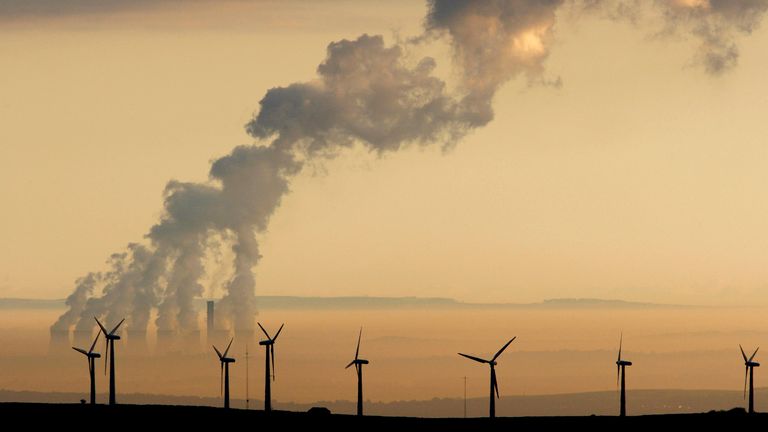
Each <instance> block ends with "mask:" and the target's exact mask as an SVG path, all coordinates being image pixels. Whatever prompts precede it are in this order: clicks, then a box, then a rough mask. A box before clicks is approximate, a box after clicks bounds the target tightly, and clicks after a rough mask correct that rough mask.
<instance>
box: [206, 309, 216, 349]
mask: <svg viewBox="0 0 768 432" xmlns="http://www.w3.org/2000/svg"><path fill="white" fill-rule="evenodd" d="M205 304H206V306H207V308H206V312H207V314H206V322H207V324H208V325H207V327H206V329H207V331H208V339H209V340H210V339H211V335H213V331H214V330H215V329H214V326H213V323H214V320H213V305H214V303H213V300H208V301H207V302H205Z"/></svg>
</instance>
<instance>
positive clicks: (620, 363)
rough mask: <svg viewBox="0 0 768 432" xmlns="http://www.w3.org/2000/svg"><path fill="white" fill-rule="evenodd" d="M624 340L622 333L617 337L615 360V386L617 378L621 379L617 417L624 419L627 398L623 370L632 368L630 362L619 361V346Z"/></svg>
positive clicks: (617, 381) (617, 383)
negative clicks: (617, 348) (617, 349)
mask: <svg viewBox="0 0 768 432" xmlns="http://www.w3.org/2000/svg"><path fill="white" fill-rule="evenodd" d="M623 340H624V334H623V333H622V334H621V336H620V337H619V357H618V358H617V359H616V385H619V377H621V399H620V405H621V407H620V408H619V416H621V417H625V416H626V415H627V396H626V385H625V379H624V378H626V375H627V373H626V371H625V370H624V368H625V367H626V366H632V362H631V361H626V360H622V359H621V344H622V342H623Z"/></svg>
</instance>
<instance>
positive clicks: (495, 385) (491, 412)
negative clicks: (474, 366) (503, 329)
mask: <svg viewBox="0 0 768 432" xmlns="http://www.w3.org/2000/svg"><path fill="white" fill-rule="evenodd" d="M515 339H517V336H515V337H513V338H512V339H510V340H509V342H507V343H506V344H505V345H504V346H503V347H501V349H500V350H499V352H497V353H496V355H495V356H493V358H492V359H490V360H485V359H481V358H478V357H473V356H471V355H467V354H462V353H459V355H460V356H464V357H466V358H468V359H470V360H474V361H476V362H480V363H488V365H489V366H491V401H490V405H489V410H488V411H489V415H490V417H491V418H494V417H496V398H497V397H499V384H498V382H497V381H496V359H497V358H499V356H500V355H501V353H503V352H504V350H505V349H507V347H508V346H509V344H511V343H512V341H513V340H515ZM494 392H495V393H496V395H495V397H494Z"/></svg>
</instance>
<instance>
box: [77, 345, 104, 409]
mask: <svg viewBox="0 0 768 432" xmlns="http://www.w3.org/2000/svg"><path fill="white" fill-rule="evenodd" d="M99 336H101V332H99V333H96V339H94V340H93V344H91V349H89V350H88V351H86V350H84V349H81V348H76V347H72V349H73V350H75V351H77V352H80V353H82V354H83V355H84V356H85V357H86V359H88V374H89V375H90V377H91V405H95V404H96V374H95V373H94V369H95V366H96V365H95V361H96V359H97V358H100V357H101V354H99V353H95V352H93V348H94V347H95V346H96V342H98V341H99Z"/></svg>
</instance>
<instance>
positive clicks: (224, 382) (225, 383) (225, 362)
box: [213, 338, 235, 409]
mask: <svg viewBox="0 0 768 432" xmlns="http://www.w3.org/2000/svg"><path fill="white" fill-rule="evenodd" d="M233 340H235V339H234V338H232V339H230V340H229V345H227V349H225V350H224V354H222V353H221V352H219V350H218V349H216V346H215V345H213V350H214V351H216V354H217V355H218V356H219V362H221V375H220V383H219V391H221V388H222V387H223V388H224V408H225V409H229V364H230V363H234V362H235V359H233V358H230V357H227V353H229V347H231V346H232V341H233Z"/></svg>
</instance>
